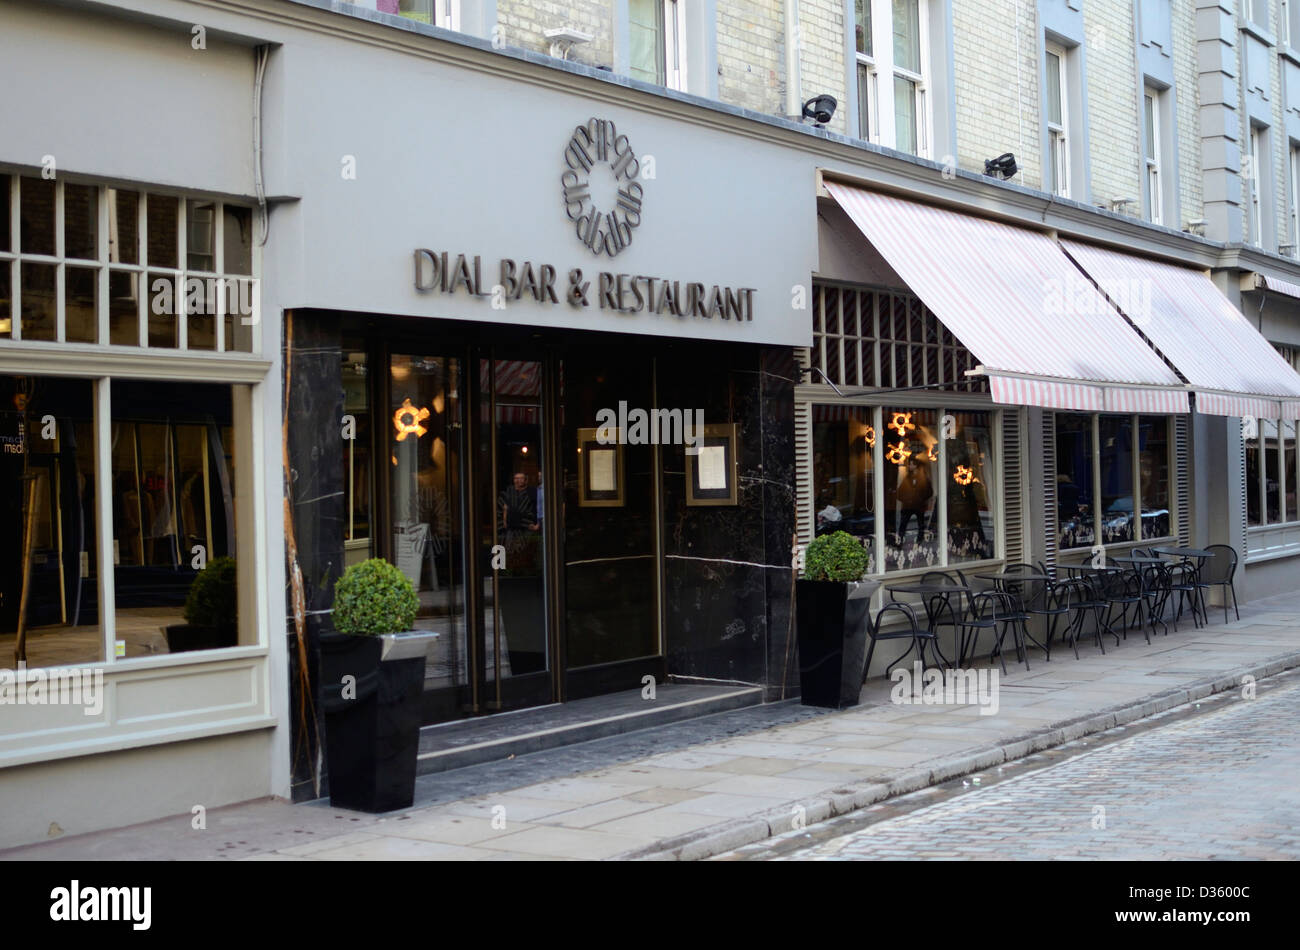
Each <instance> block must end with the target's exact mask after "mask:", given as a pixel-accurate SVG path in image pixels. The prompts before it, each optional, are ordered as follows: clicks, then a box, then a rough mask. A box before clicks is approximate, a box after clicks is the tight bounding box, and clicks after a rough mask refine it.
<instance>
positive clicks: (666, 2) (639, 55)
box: [627, 0, 686, 91]
mask: <svg viewBox="0 0 1300 950" xmlns="http://www.w3.org/2000/svg"><path fill="white" fill-rule="evenodd" d="M684 5H685V0H628V4H627V11H628V33H629V36H628V40H629V67H628V72H629V73H630V74H631V75H632V76H633V77H634V78H636V79H643V80H645V81H646V82H652V83H655V84H656V85H659V86H667V87H668V88H670V89H678V90H683V91H684V90H685V89H686V41H685V40H686V11H685V9H684Z"/></svg>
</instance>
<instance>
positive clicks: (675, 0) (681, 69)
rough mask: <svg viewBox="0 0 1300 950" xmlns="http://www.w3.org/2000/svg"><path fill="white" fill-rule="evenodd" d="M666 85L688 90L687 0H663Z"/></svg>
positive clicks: (683, 90)
mask: <svg viewBox="0 0 1300 950" xmlns="http://www.w3.org/2000/svg"><path fill="white" fill-rule="evenodd" d="M663 5H664V13H663V30H664V64H663V65H664V85H665V86H667V87H668V88H669V89H676V90H677V91H678V92H685V91H686V51H687V45H686V0H663Z"/></svg>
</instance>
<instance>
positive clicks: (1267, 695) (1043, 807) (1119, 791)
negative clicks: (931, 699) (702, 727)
mask: <svg viewBox="0 0 1300 950" xmlns="http://www.w3.org/2000/svg"><path fill="white" fill-rule="evenodd" d="M1286 679H1287V683H1286V684H1285V685H1280V684H1279V686H1278V687H1277V688H1274V689H1270V688H1268V687H1267V686H1265V685H1264V684H1261V685H1260V691H1259V693H1258V696H1257V698H1255V699H1252V700H1243V701H1235V700H1234V701H1232V702H1230V703H1228V704H1225V706H1224V708H1222V709H1219V710H1216V711H1213V712H1209V713H1204V714H1201V715H1195V716H1192V717H1190V718H1186V719H1182V720H1179V721H1174V722H1171V723H1169V724H1162V725H1157V726H1156V727H1155V728H1152V729H1150V730H1149V731H1145V732H1142V733H1141V734H1139V735H1136V736H1133V737H1131V738H1121V739H1119V740H1115V739H1114V738H1111V737H1107V738H1103V739H1102V740H1101V742H1100V744H1098V743H1097V741H1096V740H1094V741H1092V742H1086V741H1084V742H1074V743H1068V744H1066V745H1064V746H1061V747H1059V748H1058V749H1056V750H1053V754H1052V755H1047V756H1035V757H1033V758H1035V759H1038V760H1039V761H1038V762H1037V763H1034V762H1031V761H1030V760H1026V763H1025V768H1026V769H1027V770H1028V769H1032V771H1026V772H1025V774H1017V775H1014V776H1013V777H1011V778H1005V774H1006V773H1009V772H1011V771H1013V770H1012V769H1011V768H1009V767H1007V768H1003V767H999V768H995V769H990V770H988V771H986V772H984V773H981V774H979V775H973V776H967V777H966V778H964V779H959V780H955V781H954V782H950V783H947V785H946V786H944V787H937V788H932V789H927V790H924V791H922V792H918V793H915V794H912V795H908V796H904V797H903V798H901V799H898V800H896V801H894V802H891V803H882V804H879V805H876V806H873V807H871V808H869V809H866V810H865V811H864V812H860V813H857V814H855V815H849V816H845V817H844V818H840V819H835V820H832V821H827V822H822V823H820V824H818V825H812V826H809V827H807V828H805V829H803V830H801V831H794V832H789V833H786V834H784V835H781V836H779V837H775V838H771V839H768V840H767V841H764V842H762V843H759V844H755V845H750V846H747V847H745V848H741V849H739V850H737V851H733V852H730V853H729V854H725V855H719V856H718V858H717V859H718V860H755V859H757V860H850V861H857V860H872V859H885V860H893V859H912V858H922V859H924V858H929V859H958V860H967V859H995V860H1020V859H1024V860H1044V859H1063V860H1071V859H1083V860H1090V859H1107V860H1110V859H1131V860H1142V861H1159V860H1189V859H1230V860H1238V859H1246V860H1250V859H1286V858H1290V859H1294V858H1296V857H1300V789H1298V788H1297V786H1296V781H1295V777H1296V776H1297V775H1300V685H1295V684H1294V683H1292V682H1291V678H1290V677H1287V678H1286ZM1112 736H1113V734H1112ZM1088 745H1093V746H1094V748H1093V749H1091V750H1088V749H1087V748H1086V747H1087V746H1088ZM1098 746H1099V747H1098ZM1053 757H1055V758H1057V759H1059V761H1057V762H1056V763H1055V764H1046V765H1044V762H1047V763H1050V761H1051V759H1052V758H1053ZM1000 773H1002V774H1000ZM981 786H983V787H981ZM936 799H938V800H937V801H936Z"/></svg>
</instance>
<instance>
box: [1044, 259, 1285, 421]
mask: <svg viewBox="0 0 1300 950" xmlns="http://www.w3.org/2000/svg"><path fill="white" fill-rule="evenodd" d="M1061 244H1062V246H1063V247H1064V248H1065V250H1066V252H1067V253H1068V254H1069V255H1070V256H1071V257H1072V258H1074V260H1075V261H1076V262H1077V263H1078V265H1079V266H1080V267H1081V268H1083V270H1084V271H1085V272H1087V273H1088V274H1089V275H1090V276H1091V277H1092V279H1093V280H1095V281H1096V282H1097V285H1098V286H1099V287H1101V288H1102V289H1103V290H1105V291H1106V293H1107V295H1108V296H1110V298H1111V299H1112V300H1113V301H1114V302H1115V304H1116V306H1118V307H1119V308H1120V309H1121V310H1123V311H1124V313H1125V314H1127V315H1128V318H1129V319H1130V320H1131V321H1132V322H1133V325H1134V326H1136V327H1137V328H1138V330H1139V331H1140V332H1141V333H1142V334H1143V335H1144V336H1145V337H1146V338H1147V339H1148V340H1150V341H1151V344H1152V345H1153V346H1154V347H1155V348H1156V349H1157V350H1159V351H1160V352H1161V353H1163V354H1164V356H1165V358H1166V359H1168V360H1169V362H1171V363H1172V364H1173V365H1174V366H1175V367H1177V369H1178V372H1179V373H1181V374H1182V375H1183V378H1184V379H1186V380H1187V384H1188V387H1189V388H1190V389H1191V390H1192V391H1194V392H1195V393H1196V411H1197V412H1201V413H1205V414H1207V415H1217V416H1254V417H1256V418H1260V419H1277V418H1283V419H1295V418H1300V375H1297V374H1296V371H1295V370H1293V369H1292V368H1291V367H1290V365H1289V364H1288V363H1287V361H1286V360H1284V359H1283V358H1282V356H1281V354H1279V353H1278V352H1277V350H1275V349H1274V348H1273V345H1272V344H1271V343H1269V342H1268V341H1267V340H1266V339H1264V337H1263V336H1261V335H1260V333H1259V331H1258V330H1256V329H1255V328H1254V327H1253V326H1251V324H1250V321H1249V320H1247V319H1246V317H1245V316H1244V315H1243V314H1242V313H1241V311H1240V310H1238V309H1237V308H1236V307H1234V306H1233V305H1232V302H1231V301H1230V300H1228V298H1227V297H1225V296H1224V295H1223V292H1222V291H1220V290H1219V288H1218V287H1216V286H1214V281H1212V280H1210V278H1209V276H1208V275H1207V274H1206V273H1205V272H1204V271H1200V270H1193V269H1191V268H1190V267H1182V266H1180V265H1178V264H1166V263H1164V262H1162V261H1156V260H1151V259H1149V258H1145V257H1136V256H1134V255H1132V254H1125V253H1122V252H1120V251H1112V250H1108V249H1106V248H1101V247H1096V246H1094V245H1091V244H1080V243H1078V242H1076V241H1062V242H1061Z"/></svg>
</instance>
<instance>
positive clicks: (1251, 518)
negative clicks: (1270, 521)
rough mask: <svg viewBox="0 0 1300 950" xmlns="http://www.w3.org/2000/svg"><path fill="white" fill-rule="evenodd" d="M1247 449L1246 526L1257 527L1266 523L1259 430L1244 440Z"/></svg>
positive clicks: (1256, 429)
mask: <svg viewBox="0 0 1300 950" xmlns="http://www.w3.org/2000/svg"><path fill="white" fill-rule="evenodd" d="M1244 442H1245V449H1246V524H1247V525H1249V526H1251V527H1255V526H1257V525H1262V524H1263V523H1264V519H1263V506H1262V505H1261V503H1260V501H1261V498H1262V497H1263V473H1262V471H1261V470H1260V450H1259V428H1258V427H1256V428H1255V430H1254V431H1253V432H1252V433H1250V437H1249V438H1246V439H1245V440H1244Z"/></svg>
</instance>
